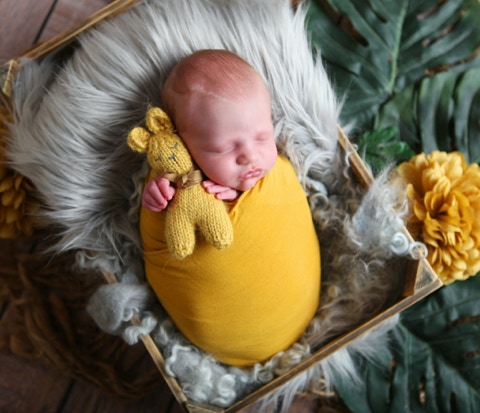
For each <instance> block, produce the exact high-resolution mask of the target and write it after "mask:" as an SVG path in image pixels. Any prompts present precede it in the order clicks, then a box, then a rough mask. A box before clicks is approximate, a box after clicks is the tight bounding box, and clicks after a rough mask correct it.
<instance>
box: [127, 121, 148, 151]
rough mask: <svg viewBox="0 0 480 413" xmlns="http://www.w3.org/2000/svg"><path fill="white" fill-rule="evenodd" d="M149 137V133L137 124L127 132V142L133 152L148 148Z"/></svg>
mask: <svg viewBox="0 0 480 413" xmlns="http://www.w3.org/2000/svg"><path fill="white" fill-rule="evenodd" d="M150 138H151V135H150V133H148V132H147V131H146V130H145V129H143V128H141V127H140V126H138V127H136V128H133V129H132V130H131V131H130V133H129V134H128V139H127V143H128V146H130V148H132V149H133V150H134V151H135V152H140V153H145V152H147V150H148V144H149V142H150Z"/></svg>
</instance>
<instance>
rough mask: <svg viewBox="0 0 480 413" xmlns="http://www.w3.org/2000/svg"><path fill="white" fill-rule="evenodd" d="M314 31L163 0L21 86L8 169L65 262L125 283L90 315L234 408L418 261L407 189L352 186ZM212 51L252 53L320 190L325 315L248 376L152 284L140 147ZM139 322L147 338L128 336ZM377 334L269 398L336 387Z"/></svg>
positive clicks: (104, 295)
mask: <svg viewBox="0 0 480 413" xmlns="http://www.w3.org/2000/svg"><path fill="white" fill-rule="evenodd" d="M304 19H305V13H304V11H303V10H302V9H299V10H297V11H296V12H293V11H292V9H291V7H290V3H289V2H288V1H287V0H230V1H223V0H198V1H191V0H157V1H154V0H149V1H145V2H143V3H141V4H139V5H137V6H135V7H134V8H133V9H132V10H130V11H128V12H126V13H124V14H123V15H121V16H118V17H116V18H114V19H112V20H111V21H108V22H105V23H103V24H102V25H101V26H100V27H99V28H98V29H95V30H90V31H89V32H88V33H87V34H84V35H82V36H81V38H80V39H79V45H78V47H77V48H76V49H75V51H74V53H73V55H72V56H71V57H70V58H68V59H67V60H66V61H65V62H62V63H59V60H58V59H56V58H55V57H53V58H52V59H48V60H46V61H44V62H42V63H37V62H32V61H23V62H22V69H21V71H20V73H19V75H18V77H17V80H16V83H15V85H14V90H13V93H14V111H15V124H14V125H12V127H11V131H12V140H11V143H10V146H9V148H8V151H7V156H8V158H9V160H10V163H11V166H12V167H13V168H14V169H16V170H17V171H19V172H20V173H22V174H23V175H25V176H26V177H28V178H30V179H31V181H32V182H33V183H34V185H35V187H36V188H37V190H38V192H39V194H40V196H41V198H42V202H43V206H44V207H43V209H42V211H41V214H42V216H43V217H44V218H45V219H46V220H47V222H49V223H50V224H51V225H52V228H54V229H55V231H56V233H57V234H58V242H57V244H56V247H55V251H62V250H68V249H75V250H79V251H82V253H81V254H79V263H80V264H81V265H82V266H83V267H95V268H102V269H105V270H108V271H111V272H114V273H115V274H116V275H117V277H118V279H119V280H120V283H118V284H116V285H113V286H105V287H103V288H101V289H100V290H99V291H98V292H97V294H96V295H95V296H94V297H92V300H91V303H90V307H89V311H90V313H91V314H92V316H93V317H94V318H95V320H96V321H97V323H98V324H99V325H100V326H101V327H102V328H104V329H105V330H107V331H109V332H112V333H116V334H123V336H124V337H125V338H126V340H127V341H130V342H133V341H135V340H136V339H138V335H139V334H140V333H143V332H152V335H153V337H154V338H155V339H156V342H157V343H158V345H159V346H160V347H161V348H162V351H163V353H164V355H165V357H166V359H167V369H168V371H169V373H170V374H172V375H174V376H175V377H177V378H178V380H179V382H180V383H181V385H182V387H183V390H184V392H185V393H186V395H187V396H188V397H189V398H191V399H193V400H197V401H202V402H207V403H211V404H215V405H219V406H228V405H231V404H232V403H233V402H234V401H235V400H237V399H238V398H239V397H242V395H244V394H245V393H247V392H249V391H251V389H253V388H255V387H258V386H260V385H261V384H262V383H264V382H266V381H269V380H271V379H272V378H273V377H274V376H275V375H278V374H282V373H283V372H284V371H286V370H288V369H289V368H290V367H291V366H292V365H294V364H296V363H298V362H299V361H301V360H303V359H305V358H306V357H308V356H309V355H310V354H311V352H312V351H313V350H315V348H317V347H318V346H320V345H322V344H324V343H326V342H328V340H330V339H332V337H335V336H336V335H338V334H341V333H343V332H345V331H348V329H350V328H352V326H355V325H357V324H358V323H360V322H361V321H362V320H364V319H366V318H368V317H370V316H372V315H373V314H376V313H377V312H378V311H379V309H380V308H382V307H383V306H384V305H386V304H387V303H388V302H389V301H390V300H392V299H393V298H395V294H397V293H398V291H399V285H398V284H399V283H401V279H402V276H401V270H402V269H401V268H400V269H399V268H398V267H397V266H393V265H389V263H390V260H391V259H392V258H393V257H395V256H396V255H402V254H406V253H407V251H408V241H407V240H406V238H405V237H404V238H405V239H404V238H402V237H401V234H400V231H401V229H402V227H403V221H402V220H401V219H400V218H399V217H398V216H399V215H398V211H397V212H394V206H395V205H397V204H398V198H399V192H398V190H397V189H396V188H393V187H390V186H389V185H388V183H386V182H385V179H383V180H379V181H378V182H376V183H375V185H374V186H373V187H372V189H371V190H370V191H368V192H366V191H365V190H364V189H363V188H362V187H361V186H360V185H359V184H357V183H355V182H354V181H353V180H352V178H351V173H350V171H349V169H348V162H346V161H345V155H344V154H343V153H342V151H341V150H340V149H339V148H338V144H337V121H338V117H337V115H338V112H339V110H340V107H339V105H338V103H337V99H336V97H335V96H334V94H333V92H332V89H331V87H330V83H329V79H328V78H327V75H326V73H325V71H324V69H323V67H322V64H321V59H320V57H319V56H313V55H312V51H311V48H310V45H309V42H308V36H307V34H306V32H305V28H304ZM205 48H224V49H228V50H231V51H233V52H235V53H237V54H239V55H240V56H242V57H243V58H244V59H245V60H247V61H248V62H249V63H250V64H252V65H253V66H254V67H255V68H256V69H257V70H258V71H259V72H260V73H261V75H262V76H263V78H264V79H265V81H266V83H267V85H268V87H269V90H270V93H271V95H272V104H273V117H274V124H275V136H276V140H277V143H278V147H279V151H280V152H281V153H284V154H285V155H286V156H287V157H288V158H289V159H290V160H291V162H292V164H293V165H294V167H295V169H296V171H297V173H298V176H299V179H300V181H301V182H302V184H303V186H304V188H305V190H306V192H307V193H308V196H309V200H310V204H311V209H312V215H313V217H314V220H315V222H316V225H317V229H318V233H319V237H320V242H321V248H322V266H323V267H322V286H323V288H322V296H321V307H320V308H319V310H318V313H317V316H316V317H315V319H314V320H313V321H312V323H311V325H310V327H309V329H308V330H307V332H306V333H305V335H304V337H303V338H302V339H301V340H300V341H299V343H297V344H295V345H294V346H292V348H291V349H290V350H287V351H285V352H284V353H282V354H279V355H277V356H275V357H274V358H272V360H270V361H268V362H266V363H264V364H262V365H260V364H259V365H257V366H255V367H253V368H252V369H247V370H240V369H233V368H230V367H228V366H224V365H221V364H219V363H216V362H215V361H214V360H212V359H211V358H210V357H209V356H208V355H206V354H203V353H202V352H201V351H199V350H198V349H196V348H195V347H193V346H192V345H190V344H189V343H187V342H186V341H185V339H184V338H183V337H181V336H180V335H179V334H178V332H176V330H175V329H174V327H173V326H172V325H171V322H170V320H169V319H168V317H166V316H165V315H164V314H163V313H162V311H161V310H159V309H158V308H157V305H155V304H151V301H150V299H151V293H150V290H149V289H148V287H146V286H145V284H144V276H143V272H142V258H141V246H140V240H139V234H138V228H137V218H138V206H139V199H140V198H139V194H140V193H141V189H142V188H141V185H139V182H142V180H143V178H144V176H145V173H146V168H145V164H144V160H143V158H141V157H137V156H135V155H132V152H131V150H130V149H129V148H128V147H127V145H126V135H127V133H128V131H129V130H130V129H131V127H132V126H134V125H137V124H139V123H141V122H142V120H143V118H144V115H145V112H146V109H147V107H148V106H149V105H158V106H161V104H162V102H161V101H160V96H161V93H160V90H161V88H162V84H163V81H164V79H165V78H166V76H167V74H168V73H169V71H170V69H171V68H172V67H173V66H174V64H175V63H176V62H177V61H178V60H179V59H181V58H182V57H184V56H186V55H188V54H190V53H192V52H193V51H195V50H199V49H205ZM400 195H401V194H400ZM400 213H402V211H400ZM398 241H400V243H398ZM134 310H136V311H138V312H140V314H141V316H142V318H143V321H144V324H143V328H140V329H138V328H136V329H132V328H131V327H128V324H127V323H126V321H128V320H129V319H130V318H131V314H132V312H133V311H134ZM379 337H384V334H383V331H379V330H377V331H373V332H372V333H370V335H367V336H365V337H364V338H362V339H361V340H357V341H356V342H354V343H352V344H351V345H350V346H349V347H347V348H345V349H342V350H341V351H338V352H337V353H335V354H334V355H332V356H330V357H329V358H327V359H326V360H323V361H322V362H321V363H319V364H318V365H317V366H315V367H314V368H312V369H310V370H309V371H308V372H307V373H305V374H303V375H302V376H300V377H299V378H297V379H296V380H294V381H292V382H290V383H289V385H288V386H287V387H288V388H287V389H285V388H284V389H281V390H280V391H278V392H276V393H275V394H274V395H273V396H271V397H270V399H268V401H271V402H276V401H277V396H278V395H279V394H281V395H282V396H283V397H284V398H285V401H284V408H288V404H289V400H290V399H291V395H292V394H293V393H294V392H295V391H296V390H297V389H298V388H299V387H302V386H305V385H306V384H307V383H308V381H309V380H310V379H312V378H315V379H318V378H324V379H325V380H326V381H327V383H328V384H333V385H334V384H335V380H336V379H338V378H343V379H344V378H345V377H346V376H355V362H354V360H353V358H354V356H357V355H358V356H362V357H375V354H378V352H379V351H381V349H382V346H383V344H382V342H381V341H379ZM192 366H193V368H192Z"/></svg>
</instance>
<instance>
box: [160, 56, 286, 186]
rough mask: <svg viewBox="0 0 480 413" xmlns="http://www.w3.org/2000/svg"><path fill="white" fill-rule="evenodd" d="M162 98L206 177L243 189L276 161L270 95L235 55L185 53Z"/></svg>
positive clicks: (261, 176)
mask: <svg viewBox="0 0 480 413" xmlns="http://www.w3.org/2000/svg"><path fill="white" fill-rule="evenodd" d="M162 100H163V105H164V107H165V110H166V112H167V113H168V114H169V115H170V117H171V118H172V121H173V123H174V125H175V127H176V129H177V132H178V134H179V135H180V136H181V137H182V139H183V141H184V142H185V145H186V146H187V147H188V149H189V151H190V153H191V155H192V157H193V158H194V160H195V162H196V163H197V165H198V166H199V167H200V169H201V170H202V171H203V173H204V174H205V175H206V176H207V177H208V178H209V179H210V180H212V181H214V182H216V183H218V184H220V185H223V186H228V187H230V188H234V189H237V190H239V191H246V190H248V189H250V188H252V187H253V186H254V185H255V184H256V182H257V181H258V180H259V179H261V178H263V177H264V176H265V175H266V174H267V173H268V172H269V171H270V169H272V167H273V165H274V164H275V160H276V158H277V148H276V146H275V141H274V136H273V124H272V114H271V104H270V95H269V93H268V90H267V87H266V85H265V83H264V82H263V80H262V78H261V76H260V75H259V74H258V73H257V72H256V71H255V69H253V67H252V66H250V65H249V64H248V63H247V62H245V61H244V60H243V59H241V58H240V57H238V56H237V55H235V54H233V53H230V52H227V51H224V50H202V51H199V52H196V53H194V54H192V55H190V56H188V57H187V58H185V59H183V60H182V61H181V62H180V63H179V64H178V65H177V66H175V68H174V69H173V71H172V73H171V74H170V75H169V77H168V79H167V81H166V83H165V86H164V88H163V94H162Z"/></svg>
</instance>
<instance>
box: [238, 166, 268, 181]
mask: <svg viewBox="0 0 480 413" xmlns="http://www.w3.org/2000/svg"><path fill="white" fill-rule="evenodd" d="M262 173H263V169H262V168H252V169H249V170H248V171H247V172H245V173H243V174H242V175H240V179H242V180H244V181H246V180H248V179H252V178H258V177H259V176H262Z"/></svg>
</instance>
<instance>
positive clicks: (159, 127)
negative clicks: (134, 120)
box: [146, 107, 174, 134]
mask: <svg viewBox="0 0 480 413" xmlns="http://www.w3.org/2000/svg"><path fill="white" fill-rule="evenodd" d="M146 123H147V127H148V129H150V130H151V131H152V132H153V133H155V134H157V133H160V132H173V129H174V128H173V124H172V122H171V120H170V118H169V117H168V115H167V114H166V113H165V112H164V111H163V110H162V109H160V108H157V107H154V108H151V109H150V110H149V111H148V112H147V117H146Z"/></svg>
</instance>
